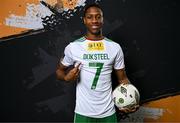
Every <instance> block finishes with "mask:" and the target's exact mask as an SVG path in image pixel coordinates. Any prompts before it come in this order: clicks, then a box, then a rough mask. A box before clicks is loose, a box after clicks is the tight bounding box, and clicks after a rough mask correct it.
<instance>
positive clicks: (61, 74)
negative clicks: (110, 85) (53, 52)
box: [56, 7, 139, 113]
mask: <svg viewBox="0 0 180 123" xmlns="http://www.w3.org/2000/svg"><path fill="white" fill-rule="evenodd" d="M83 21H84V24H85V26H86V28H87V32H86V35H85V36H86V38H88V39H92V40H99V39H103V37H104V36H103V35H102V26H103V23H104V22H103V12H102V11H101V9H99V8H97V7H90V8H89V9H88V10H87V11H86V14H85V17H84V18H83ZM79 66H80V64H79V65H77V66H76V67H74V68H73V69H71V70H70V71H69V72H68V73H67V74H66V73H65V71H66V68H67V67H66V66H64V65H62V64H61V63H60V65H59V66H58V68H57V70H56V75H57V78H58V79H60V80H65V81H74V80H76V79H77V78H78V76H79V72H80V70H79V69H78V67H79ZM115 73H116V75H117V78H118V81H119V83H120V84H127V83H130V82H129V79H128V77H127V75H126V72H125V69H119V70H115ZM138 108H139V105H137V106H135V107H133V108H132V109H129V108H125V109H119V110H120V112H121V113H132V112H135V111H136V110H137V109H138Z"/></svg>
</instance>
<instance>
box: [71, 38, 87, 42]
mask: <svg viewBox="0 0 180 123" xmlns="http://www.w3.org/2000/svg"><path fill="white" fill-rule="evenodd" d="M85 40H86V38H85V37H81V38H79V39H77V40H75V41H73V42H84V41H85Z"/></svg>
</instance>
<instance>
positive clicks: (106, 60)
mask: <svg viewBox="0 0 180 123" xmlns="http://www.w3.org/2000/svg"><path fill="white" fill-rule="evenodd" d="M64 53H65V56H64V58H63V60H62V61H61V63H62V64H63V65H65V66H69V65H74V64H75V63H81V67H80V69H81V71H80V80H79V82H78V83H77V86H76V107H75V112H76V113H78V114H81V115H84V116H88V117H94V118H103V117H106V116H110V115H112V114H113V113H115V107H114V103H113V101H112V94H111V93H112V81H111V73H112V69H113V68H114V69H122V68H124V56H123V52H122V49H121V47H120V45H119V44H117V43H115V42H113V41H111V40H109V39H107V38H104V39H102V40H97V41H92V40H88V39H86V38H85V37H82V38H80V39H78V40H76V41H74V42H72V43H70V44H69V45H68V46H67V47H66V48H65V51H64Z"/></svg>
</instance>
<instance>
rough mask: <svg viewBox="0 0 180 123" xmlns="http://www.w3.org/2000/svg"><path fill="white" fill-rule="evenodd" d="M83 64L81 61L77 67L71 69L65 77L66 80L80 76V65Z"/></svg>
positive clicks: (72, 79)
mask: <svg viewBox="0 0 180 123" xmlns="http://www.w3.org/2000/svg"><path fill="white" fill-rule="evenodd" d="M80 65H81V63H79V64H78V65H77V66H76V67H74V68H73V69H71V70H70V71H69V72H68V73H67V74H66V76H65V77H64V80H65V81H74V80H76V79H77V78H78V77H79V72H80V69H79V66H80Z"/></svg>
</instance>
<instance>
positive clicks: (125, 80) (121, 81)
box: [119, 78, 131, 84]
mask: <svg viewBox="0 0 180 123" xmlns="http://www.w3.org/2000/svg"><path fill="white" fill-rule="evenodd" d="M129 83H131V82H130V81H129V79H128V78H125V79H121V80H119V84H129Z"/></svg>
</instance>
